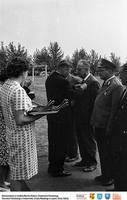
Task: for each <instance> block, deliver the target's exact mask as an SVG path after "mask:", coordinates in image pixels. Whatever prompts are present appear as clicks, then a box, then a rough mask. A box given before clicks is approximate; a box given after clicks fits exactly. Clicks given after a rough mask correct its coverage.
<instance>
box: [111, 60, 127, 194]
mask: <svg viewBox="0 0 127 200" xmlns="http://www.w3.org/2000/svg"><path fill="white" fill-rule="evenodd" d="M120 79H121V81H122V84H123V86H124V91H123V94H122V96H121V98H120V102H119V104H118V108H117V111H116V114H115V116H114V119H113V122H112V124H111V128H110V135H109V137H110V149H111V156H112V157H111V158H112V164H113V178H114V191H127V64H124V65H123V66H122V67H121V71H120Z"/></svg>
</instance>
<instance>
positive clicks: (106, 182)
mask: <svg viewBox="0 0 127 200" xmlns="http://www.w3.org/2000/svg"><path fill="white" fill-rule="evenodd" d="M113 184H114V180H113V179H109V180H103V181H102V186H109V185H113Z"/></svg>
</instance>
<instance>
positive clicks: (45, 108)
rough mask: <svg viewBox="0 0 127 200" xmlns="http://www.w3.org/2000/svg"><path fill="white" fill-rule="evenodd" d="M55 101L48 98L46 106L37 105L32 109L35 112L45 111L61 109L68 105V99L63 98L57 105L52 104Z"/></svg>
mask: <svg viewBox="0 0 127 200" xmlns="http://www.w3.org/2000/svg"><path fill="white" fill-rule="evenodd" d="M54 103H55V101H54V100H50V101H49V102H48V103H47V105H46V106H40V105H39V106H37V107H34V108H33V109H32V111H35V112H47V111H60V110H61V109H63V108H65V107H67V106H68V105H69V101H68V99H64V100H63V101H62V103H61V104H59V105H58V106H54Z"/></svg>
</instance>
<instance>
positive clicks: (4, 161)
mask: <svg viewBox="0 0 127 200" xmlns="http://www.w3.org/2000/svg"><path fill="white" fill-rule="evenodd" d="M5 80H6V76H5V72H4V70H1V71H0V90H1V87H2V85H3V83H4V81H5ZM8 175H9V165H8V148H7V141H6V126H5V122H4V117H3V112H2V107H1V100H0V187H2V188H7V187H6V184H5V181H6V179H7V178H8Z"/></svg>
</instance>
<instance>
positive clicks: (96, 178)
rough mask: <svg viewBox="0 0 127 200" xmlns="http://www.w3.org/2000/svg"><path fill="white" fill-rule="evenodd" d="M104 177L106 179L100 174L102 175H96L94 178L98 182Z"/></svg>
mask: <svg viewBox="0 0 127 200" xmlns="http://www.w3.org/2000/svg"><path fill="white" fill-rule="evenodd" d="M103 179H104V177H103V175H100V176H96V177H95V179H94V180H95V181H96V182H102V181H103Z"/></svg>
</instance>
